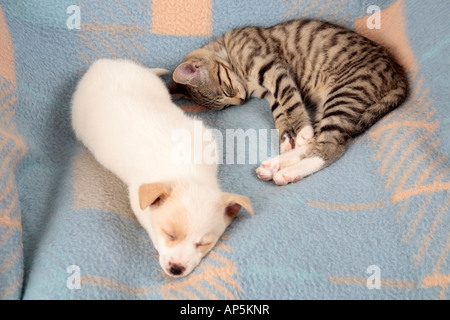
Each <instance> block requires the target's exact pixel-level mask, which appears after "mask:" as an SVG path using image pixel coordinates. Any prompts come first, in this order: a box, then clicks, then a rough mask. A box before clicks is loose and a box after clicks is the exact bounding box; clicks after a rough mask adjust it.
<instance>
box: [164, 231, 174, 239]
mask: <svg viewBox="0 0 450 320" xmlns="http://www.w3.org/2000/svg"><path fill="white" fill-rule="evenodd" d="M162 232H163V234H164V236H165V237H166V239H167V240H169V241H175V240H176V237H175V234H174V233H172V232H168V231H166V230H162Z"/></svg>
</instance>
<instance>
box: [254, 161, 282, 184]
mask: <svg viewBox="0 0 450 320" xmlns="http://www.w3.org/2000/svg"><path fill="white" fill-rule="evenodd" d="M278 170H280V158H279V157H274V158H271V159H269V160H266V161H264V162H263V163H261V165H260V166H259V168H258V169H256V174H257V175H258V178H260V179H261V180H266V181H267V180H272V177H273V175H274V173H276V172H278Z"/></svg>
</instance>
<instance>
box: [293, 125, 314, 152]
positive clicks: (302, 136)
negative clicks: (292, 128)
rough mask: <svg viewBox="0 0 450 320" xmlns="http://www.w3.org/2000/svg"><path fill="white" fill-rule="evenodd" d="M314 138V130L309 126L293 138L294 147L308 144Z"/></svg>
mask: <svg viewBox="0 0 450 320" xmlns="http://www.w3.org/2000/svg"><path fill="white" fill-rule="evenodd" d="M313 137H314V130H313V128H312V127H311V126H306V127H304V128H303V129H302V130H300V132H299V133H298V135H297V137H296V138H295V147H296V148H297V147H301V146H304V145H306V144H307V143H308V141H309V140H311V139H312V138H313Z"/></svg>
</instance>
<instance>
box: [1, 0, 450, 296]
mask: <svg viewBox="0 0 450 320" xmlns="http://www.w3.org/2000/svg"><path fill="white" fill-rule="evenodd" d="M449 14H450V7H449V6H448V3H447V1H446V0H435V1H405V0H383V1H372V0H370V1H369V0H363V1H353V0H338V1H328V0H320V1H317V0H279V1H269V0H247V1H240V0H239V1H237V0H230V1H214V0H198V1H197V0H196V1H190V0H152V1H151V0H133V1H124V0H117V1H99V0H90V1H87V0H39V1H35V0H25V1H7V0H0V299H449V297H450V293H449V289H450V287H449V285H450V263H449V256H450V231H449V230H450V228H449V226H450V217H449V202H450V201H449V198H450V197H449V195H450V194H449V189H450V170H449V167H450V162H449V152H450V139H449V137H450V127H449V125H450V109H449V106H448V101H450V87H449V86H448V73H449V70H450V59H449V58H448V49H449V45H450V38H449V35H448V30H450V20H449V19H448V17H449ZM305 17H306V18H315V19H322V20H327V21H332V22H335V23H338V24H340V25H343V26H346V27H348V28H351V29H354V30H356V31H357V32H359V33H361V34H364V35H365V36H367V37H369V38H371V39H373V40H374V41H377V42H379V43H381V44H383V45H385V46H387V47H388V48H390V49H391V51H392V52H393V53H394V55H395V56H396V58H397V59H398V61H399V62H400V63H401V64H402V65H403V66H404V67H405V69H406V70H407V72H408V78H409V80H410V84H411V94H410V97H409V99H408V100H407V101H406V102H405V103H404V104H403V105H402V106H401V107H399V108H398V109H397V110H395V111H394V112H392V113H390V114H389V115H387V116H386V117H384V118H383V119H382V120H381V121H379V122H378V123H377V124H376V125H375V126H374V127H372V128H371V129H370V130H368V131H367V132H366V133H364V134H363V135H361V136H360V137H358V138H357V139H354V140H353V141H352V142H351V144H350V145H349V147H348V150H347V152H346V153H345V154H344V156H343V157H342V158H341V159H339V160H338V161H337V162H336V163H334V164H332V165H331V166H329V167H327V168H325V169H323V170H321V171H319V172H317V173H316V174H314V175H312V176H309V177H307V178H305V179H303V180H301V181H299V182H298V183H295V184H290V185H287V186H282V187H280V186H276V185H275V184H274V183H272V182H264V181H261V180H259V179H258V178H257V176H256V173H255V169H256V168H257V167H258V166H259V163H260V162H261V161H264V160H265V159H267V157H269V156H271V155H275V154H276V151H277V137H276V135H274V134H273V132H272V131H271V129H273V128H274V121H273V118H272V115H271V112H270V107H269V105H268V103H267V102H266V101H264V100H261V99H256V98H255V99H251V100H250V101H248V102H247V103H246V104H244V105H242V106H235V107H232V108H228V109H226V110H223V111H220V112H216V111H202V110H201V109H199V108H197V107H196V106H194V105H190V104H191V103H190V102H188V101H184V100H177V104H178V105H179V106H180V107H185V109H186V110H189V111H193V112H195V114H196V115H197V116H198V117H200V118H202V119H203V120H204V121H205V122H206V123H207V124H208V125H209V126H210V127H211V128H214V129H216V131H215V132H216V138H217V140H218V143H219V146H221V150H222V155H221V158H222V159H223V161H222V163H221V164H220V166H219V168H220V170H219V178H220V182H221V184H222V186H223V189H224V190H225V191H227V192H234V193H240V194H244V195H246V196H248V197H249V198H250V199H251V201H252V204H253V208H254V211H255V215H254V216H253V217H250V215H249V214H248V213H247V212H246V211H245V210H242V212H241V213H240V214H239V216H238V217H237V218H236V219H235V221H234V222H233V223H232V225H230V227H229V228H228V229H227V230H226V232H225V234H224V236H223V237H222V238H221V240H220V242H219V243H218V245H217V246H216V247H215V248H214V249H213V250H212V251H211V252H210V254H209V255H208V256H207V257H206V258H205V259H204V260H203V261H202V262H201V264H200V265H199V266H198V267H197V268H196V269H195V270H194V272H193V273H192V274H190V275H189V276H187V277H184V278H179V279H173V278H169V277H167V276H165V275H164V273H163V271H162V270H161V268H160V266H159V263H158V256H157V252H156V251H155V249H154V248H153V246H152V244H151V242H150V239H149V237H148V235H147V234H146V232H145V230H144V229H143V228H142V227H141V226H140V225H139V224H138V223H137V221H136V218H135V217H134V216H133V213H132V212H131V210H130V207H129V203H128V198H127V190H126V187H125V186H124V185H123V184H122V182H121V181H119V180H118V179H117V178H116V177H114V176H113V175H112V174H111V173H110V172H108V171H107V170H105V169H104V168H102V166H101V165H100V164H98V163H97V162H96V161H95V160H94V159H93V158H92V155H91V154H90V153H89V152H88V151H87V150H86V149H85V148H84V147H83V146H82V145H81V144H80V142H78V141H76V139H75V136H74V133H73V131H72V128H71V125H70V99H71V96H72V94H73V92H74V89H75V86H76V83H77V81H79V79H80V77H81V76H82V75H83V73H84V72H85V71H86V70H87V68H88V67H89V65H90V64H91V63H92V62H94V61H95V60H97V59H99V58H105V57H107V58H127V59H132V60H134V61H138V62H140V63H142V64H144V65H146V66H148V67H162V68H166V69H169V70H173V69H174V68H175V67H176V66H177V65H178V63H179V62H180V61H181V60H182V59H183V58H184V57H185V56H186V54H187V53H189V52H190V51H191V50H193V49H195V48H198V47H201V46H203V45H204V44H206V43H207V42H208V41H210V40H212V39H213V38H215V37H217V36H220V35H221V34H223V33H225V32H227V31H228V30H230V29H232V28H235V27H240V26H246V25H258V26H270V25H273V24H276V23H279V22H282V21H286V20H289V19H296V18H305ZM164 80H165V81H166V82H167V84H169V82H170V75H168V76H165V77H164ZM243 136H244V138H242V137H243ZM168 139H170V137H168Z"/></svg>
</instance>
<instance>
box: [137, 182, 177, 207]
mask: <svg viewBox="0 0 450 320" xmlns="http://www.w3.org/2000/svg"><path fill="white" fill-rule="evenodd" d="M169 195H170V187H169V185H167V184H165V183H161V182H155V183H147V184H142V185H141V186H140V187H139V206H140V207H141V210H144V209H145V208H147V207H148V206H153V205H161V204H162V202H163V201H164V200H165V199H166V198H167V197H169Z"/></svg>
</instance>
